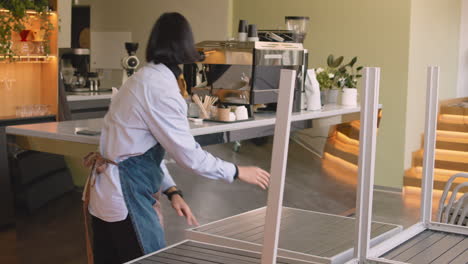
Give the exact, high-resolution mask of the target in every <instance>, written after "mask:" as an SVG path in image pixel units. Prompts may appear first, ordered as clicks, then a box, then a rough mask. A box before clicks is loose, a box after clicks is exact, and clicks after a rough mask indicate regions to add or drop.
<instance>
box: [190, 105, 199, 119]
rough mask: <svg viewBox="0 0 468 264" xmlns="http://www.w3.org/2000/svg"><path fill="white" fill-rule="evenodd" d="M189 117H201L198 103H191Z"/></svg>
mask: <svg viewBox="0 0 468 264" xmlns="http://www.w3.org/2000/svg"><path fill="white" fill-rule="evenodd" d="M188 116H189V117H199V116H200V111H199V108H198V105H197V104H196V103H192V102H190V103H189V105H188Z"/></svg>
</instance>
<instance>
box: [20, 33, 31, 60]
mask: <svg viewBox="0 0 468 264" xmlns="http://www.w3.org/2000/svg"><path fill="white" fill-rule="evenodd" d="M30 32H31V30H29V29H24V30H21V32H20V34H19V35H20V37H21V42H20V47H19V55H20V56H29V55H30V54H31V48H30V44H29V42H28V36H29V33H30Z"/></svg>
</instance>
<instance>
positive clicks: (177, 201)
mask: <svg viewBox="0 0 468 264" xmlns="http://www.w3.org/2000/svg"><path fill="white" fill-rule="evenodd" d="M171 204H172V208H174V209H175V210H176V212H177V214H178V215H179V216H185V219H187V224H188V225H190V226H192V225H195V226H198V225H199V224H198V221H197V219H196V218H195V216H194V215H193V214H192V210H190V207H189V206H188V205H187V203H186V202H185V201H184V198H182V197H180V195H178V194H174V195H173V196H172V201H171Z"/></svg>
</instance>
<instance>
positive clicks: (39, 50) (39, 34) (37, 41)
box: [32, 29, 46, 56]
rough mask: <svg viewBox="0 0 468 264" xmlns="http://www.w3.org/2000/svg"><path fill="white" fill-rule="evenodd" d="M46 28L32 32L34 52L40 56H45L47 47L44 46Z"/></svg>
mask: <svg viewBox="0 0 468 264" xmlns="http://www.w3.org/2000/svg"><path fill="white" fill-rule="evenodd" d="M45 33H46V32H45V30H42V29H41V30H34V31H33V32H32V35H33V38H34V40H33V43H34V53H35V54H36V55H39V56H45V48H44V37H45Z"/></svg>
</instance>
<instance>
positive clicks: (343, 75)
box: [337, 57, 363, 88]
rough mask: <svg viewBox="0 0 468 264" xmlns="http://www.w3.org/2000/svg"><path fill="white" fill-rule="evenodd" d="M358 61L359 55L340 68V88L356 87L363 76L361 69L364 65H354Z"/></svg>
mask: <svg viewBox="0 0 468 264" xmlns="http://www.w3.org/2000/svg"><path fill="white" fill-rule="evenodd" d="M356 62H357V57H354V58H352V59H351V61H350V62H349V63H347V64H345V65H343V66H341V67H340V68H339V70H338V76H337V77H338V87H340V88H345V87H346V88H356V87H357V82H358V79H359V78H361V77H362V74H361V70H362V69H363V67H362V66H358V67H356V68H355V67H354V66H355V65H356Z"/></svg>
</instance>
